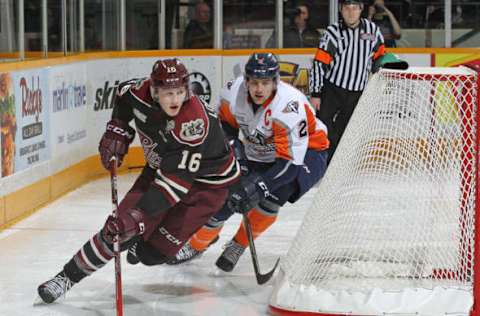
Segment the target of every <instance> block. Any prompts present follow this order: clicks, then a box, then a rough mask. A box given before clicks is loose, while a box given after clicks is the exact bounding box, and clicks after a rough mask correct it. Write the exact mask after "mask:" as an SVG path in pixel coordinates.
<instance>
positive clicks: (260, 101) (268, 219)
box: [170, 53, 329, 272]
mask: <svg viewBox="0 0 480 316" xmlns="http://www.w3.org/2000/svg"><path fill="white" fill-rule="evenodd" d="M217 112H218V115H219V118H220V121H221V122H222V127H223V129H224V131H225V132H226V134H227V136H228V137H229V138H230V141H231V143H232V144H233V146H234V150H235V155H236V157H237V160H238V161H239V162H240V165H241V168H242V181H241V183H240V185H236V186H234V187H233V188H231V189H230V194H229V198H228V199H227V203H225V205H224V206H223V208H222V209H221V210H220V211H219V212H218V213H217V214H216V215H214V216H213V217H211V218H210V220H209V221H208V222H207V224H206V225H204V226H203V227H202V228H201V229H199V230H198V231H197V232H196V233H195V234H194V235H193V237H192V238H191V239H190V241H189V242H188V243H186V244H185V245H184V246H183V247H182V249H181V250H180V251H179V252H178V253H177V255H176V259H175V260H173V261H171V262H170V264H178V263H182V262H185V261H189V260H191V259H193V258H195V257H197V256H198V255H200V254H201V253H202V252H204V251H205V250H206V249H207V247H208V246H209V245H210V244H212V243H213V242H215V241H216V240H217V239H218V235H219V233H220V231H221V229H222V227H223V224H224V222H225V221H226V220H227V219H228V218H230V216H231V215H233V213H235V212H237V213H248V218H249V220H250V223H251V227H252V232H253V236H254V237H258V236H260V235H261V234H262V233H263V232H264V231H265V230H267V229H268V227H270V225H272V224H273V223H274V222H275V219H276V218H277V214H278V211H279V209H280V207H281V206H283V205H284V204H285V203H286V202H287V201H289V202H291V203H293V202H295V201H297V200H298V199H299V198H300V197H301V196H302V195H303V194H305V193H306V192H307V191H308V190H309V189H310V188H311V187H312V186H313V185H314V184H315V183H317V182H318V181H319V180H320V179H321V177H322V176H323V174H324V172H325V169H326V160H327V152H326V149H327V148H328V145H329V142H328V139H327V130H326V127H325V125H324V124H323V123H322V122H321V121H319V120H318V119H316V118H315V110H314V109H313V107H312V106H311V104H310V102H309V101H308V99H307V97H306V96H305V95H304V94H303V93H302V92H300V91H299V90H297V89H296V88H294V87H293V86H291V85H289V84H287V83H284V82H282V81H280V78H279V64H278V61H277V58H276V57H275V56H274V55H273V54H271V53H254V54H253V55H251V56H250V58H249V60H248V62H247V64H246V66H245V73H244V76H242V77H239V78H237V79H235V80H234V81H231V82H229V83H228V84H227V86H226V87H225V88H224V90H223V91H222V93H221V97H220V104H219V105H218V110H217ZM247 246H248V240H247V236H246V232H245V229H244V227H243V224H242V225H241V226H240V227H239V229H238V231H237V233H236V234H235V236H234V237H233V238H232V240H231V241H229V242H228V243H227V244H226V245H225V248H224V251H223V253H222V254H221V256H220V257H219V258H218V260H217V262H216V265H217V266H218V267H219V268H220V269H222V270H224V271H227V272H228V271H231V270H232V269H233V268H234V267H235V265H236V263H237V262H238V259H239V258H240V256H241V255H242V254H243V252H244V251H245V248H246V247H247Z"/></svg>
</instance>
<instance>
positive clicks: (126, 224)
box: [102, 208, 145, 244]
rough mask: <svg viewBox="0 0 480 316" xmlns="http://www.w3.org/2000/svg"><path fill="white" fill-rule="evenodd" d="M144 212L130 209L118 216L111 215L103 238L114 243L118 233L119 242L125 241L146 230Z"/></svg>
mask: <svg viewBox="0 0 480 316" xmlns="http://www.w3.org/2000/svg"><path fill="white" fill-rule="evenodd" d="M144 217H145V216H144V214H143V212H142V211H141V210H139V209H135V208H133V209H129V210H127V211H126V212H122V213H121V214H119V215H118V217H117V218H114V217H113V216H112V215H110V216H109V217H108V218H107V221H106V222H105V225H104V226H103V229H102V234H103V239H104V240H105V241H106V242H107V243H110V244H112V243H113V240H114V238H115V236H116V235H117V234H118V236H119V242H120V243H124V242H126V241H128V240H130V239H132V238H133V237H135V236H138V235H141V234H143V233H144V232H145V224H144Z"/></svg>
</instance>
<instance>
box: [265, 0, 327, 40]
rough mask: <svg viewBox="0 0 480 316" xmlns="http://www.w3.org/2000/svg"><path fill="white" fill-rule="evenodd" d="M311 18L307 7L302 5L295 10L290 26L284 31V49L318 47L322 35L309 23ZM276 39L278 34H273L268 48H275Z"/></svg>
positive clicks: (291, 16)
mask: <svg viewBox="0 0 480 316" xmlns="http://www.w3.org/2000/svg"><path fill="white" fill-rule="evenodd" d="M309 17H310V14H309V9H308V7H307V6H306V5H304V4H300V5H298V6H297V7H296V8H295V10H294V11H293V14H291V15H290V20H291V21H290V24H289V25H288V26H286V27H285V28H284V31H283V47H285V48H301V47H318V42H319V40H320V33H319V32H318V31H317V30H316V29H315V28H313V27H312V26H311V25H310V24H309V23H308V19H309ZM275 37H276V33H275V32H273V34H272V36H271V37H270V38H269V39H268V41H267V44H266V47H270V48H273V47H275Z"/></svg>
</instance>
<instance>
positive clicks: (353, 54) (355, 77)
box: [310, 18, 385, 97]
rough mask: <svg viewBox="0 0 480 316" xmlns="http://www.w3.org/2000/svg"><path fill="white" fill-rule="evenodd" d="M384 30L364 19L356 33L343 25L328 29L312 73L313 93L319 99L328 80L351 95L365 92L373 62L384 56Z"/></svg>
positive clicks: (317, 53)
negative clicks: (351, 92) (351, 93)
mask: <svg viewBox="0 0 480 316" xmlns="http://www.w3.org/2000/svg"><path fill="white" fill-rule="evenodd" d="M384 53H385V46H384V40H383V36H382V34H381V33H380V28H379V27H378V26H377V25H375V23H373V22H370V21H369V20H367V19H363V18H362V19H360V24H359V26H358V27H356V28H355V29H352V28H349V27H347V26H345V25H344V24H343V23H342V22H340V23H334V24H331V25H329V26H328V27H327V29H326V30H325V32H324V33H323V35H322V37H321V38H320V44H319V46H318V49H317V52H316V54H315V58H314V60H313V67H312V69H311V71H310V93H311V95H312V96H313V97H319V96H320V92H321V90H322V87H323V82H324V80H328V81H329V82H330V83H332V84H333V85H335V86H337V87H341V88H343V89H346V90H349V91H363V89H364V88H365V85H366V84H367V80H368V75H369V72H370V70H371V68H372V62H373V61H374V60H376V59H377V58H379V57H380V56H382V55H384Z"/></svg>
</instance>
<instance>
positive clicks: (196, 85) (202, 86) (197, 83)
mask: <svg viewBox="0 0 480 316" xmlns="http://www.w3.org/2000/svg"><path fill="white" fill-rule="evenodd" d="M190 82H191V87H192V92H193V93H194V94H196V95H197V96H198V97H199V98H200V100H202V101H203V102H204V103H210V99H211V97H212V88H211V87H210V81H208V78H207V77H205V75H204V74H202V73H200V72H192V73H191V74H190Z"/></svg>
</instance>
